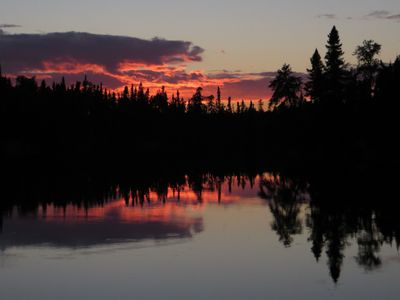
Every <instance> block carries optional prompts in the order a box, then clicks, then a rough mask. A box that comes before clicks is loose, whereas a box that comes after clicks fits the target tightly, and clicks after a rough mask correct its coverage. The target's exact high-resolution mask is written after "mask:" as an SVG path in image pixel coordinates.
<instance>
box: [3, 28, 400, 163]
mask: <svg viewBox="0 0 400 300" xmlns="http://www.w3.org/2000/svg"><path fill="white" fill-rule="evenodd" d="M380 50H381V45H379V44H378V43H376V42H374V41H372V40H366V41H364V42H363V43H362V44H361V45H360V46H358V47H357V48H356V49H355V51H354V53H353V54H354V55H355V57H356V58H357V61H358V64H357V66H351V65H349V64H347V63H346V62H345V61H344V58H343V55H344V53H343V50H342V44H341V41H340V37H339V33H338V31H337V30H336V28H335V27H334V28H333V29H332V31H331V32H330V34H329V36H328V41H327V44H326V54H325V57H324V59H323V58H321V55H320V53H319V51H318V50H315V52H314V54H313V55H312V57H311V60H310V68H309V70H308V75H307V78H306V79H304V78H301V77H298V76H296V75H295V74H294V73H293V71H292V70H291V67H290V65H288V64H284V65H283V67H282V68H281V69H280V70H278V72H277V75H276V77H275V79H274V80H273V81H272V82H271V83H270V86H269V87H270V88H271V89H272V92H273V94H272V97H271V99H270V101H269V103H268V106H265V107H264V104H263V103H262V101H259V102H245V101H242V102H238V103H235V104H234V103H233V101H232V100H231V99H230V98H228V99H226V98H223V96H222V91H221V90H220V89H219V88H218V90H217V91H216V96H213V95H203V91H202V88H200V87H199V88H198V89H197V90H196V91H195V93H194V94H193V96H192V97H191V98H189V99H183V98H182V97H181V96H180V94H179V92H177V93H176V94H174V95H167V93H166V92H165V90H164V89H161V90H159V91H158V92H157V93H156V94H155V95H150V92H149V90H147V89H146V88H145V87H144V86H142V84H139V85H138V86H133V85H132V86H131V87H125V89H124V91H123V92H122V93H118V94H116V93H114V92H111V91H109V90H107V89H106V88H104V87H103V86H102V85H101V84H100V85H96V84H93V83H91V82H90V81H88V79H87V78H85V79H84V80H83V81H82V82H76V83H75V84H72V85H68V86H67V84H66V83H65V80H64V79H63V80H62V81H61V82H59V83H53V84H51V85H50V86H49V85H47V83H46V82H45V81H42V82H41V83H38V82H36V80H35V78H27V77H24V76H19V77H17V78H16V79H15V80H11V79H10V78H7V77H4V76H2V75H0V95H1V101H0V125H1V126H0V128H1V129H0V134H1V136H0V138H1V144H2V145H1V156H2V158H3V159H4V160H7V161H10V160H12V159H16V160H17V161H20V160H21V159H42V160H43V162H45V161H46V162H49V161H50V162H54V161H64V162H65V161H68V162H76V161H80V162H82V161H83V162H86V161H88V160H93V161H95V162H105V161H113V162H116V161H118V160H120V162H119V163H124V162H126V161H140V162H143V161H145V160H160V161H162V160H171V159H172V160H180V161H183V160H185V161H189V162H194V161H197V162H199V161H202V160H209V161H212V160H215V161H219V160H221V159H227V160H242V161H245V160H251V159H255V157H256V158H258V159H265V160H273V161H275V162H279V161H283V162H288V161H293V162H296V163H300V164H304V165H307V164H312V163H315V164H319V163H321V162H323V163H325V162H327V161H330V162H341V163H343V164H346V163H352V164H358V165H361V166H362V165H364V164H366V163H367V164H370V163H378V164H382V163H383V164H393V163H398V162H399V156H398V153H399V150H400V148H399V146H398V143H397V136H398V129H399V122H400V121H399V118H398V116H397V115H398V111H399V108H400V102H399V100H400V97H399V89H398V87H399V86H400V57H397V58H396V59H395V60H394V61H393V62H386V63H385V62H382V61H380V60H379V59H378V54H379V52H380ZM266 55H267V54H266ZM266 85H267V83H266Z"/></svg>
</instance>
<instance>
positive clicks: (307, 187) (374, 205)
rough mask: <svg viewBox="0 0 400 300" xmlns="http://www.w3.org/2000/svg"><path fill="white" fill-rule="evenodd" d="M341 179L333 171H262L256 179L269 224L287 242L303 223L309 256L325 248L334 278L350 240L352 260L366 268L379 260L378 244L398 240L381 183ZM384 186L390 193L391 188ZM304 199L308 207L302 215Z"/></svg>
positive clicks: (399, 230) (393, 214)
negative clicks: (302, 174) (307, 174)
mask: <svg viewBox="0 0 400 300" xmlns="http://www.w3.org/2000/svg"><path fill="white" fill-rule="evenodd" d="M346 180H347V179H346V178H344V179H343V180H342V184H343V186H342V185H341V184H338V182H337V178H336V181H335V180H333V178H332V177H328V178H327V179H326V180H325V181H324V180H323V179H321V178H318V177H317V178H311V179H310V180H308V182H309V183H304V180H295V179H291V178H288V177H285V176H282V175H265V176H263V178H262V179H261V180H260V192H259V195H260V197H261V198H263V199H266V200H268V204H269V208H270V211H271V213H272V215H273V217H274V221H273V223H272V225H271V227H272V229H273V230H275V231H276V233H277V235H278V237H279V240H280V241H281V242H282V243H283V245H284V246H285V247H290V246H291V244H292V242H293V237H294V235H297V234H300V233H301V232H302V228H303V223H304V226H306V227H307V228H308V231H309V237H308V240H309V242H310V243H311V251H312V253H313V255H314V257H315V258H316V260H317V261H319V260H320V258H321V256H322V253H323V252H325V254H326V257H327V263H328V267H329V272H330V275H331V277H332V279H333V280H334V281H335V282H337V281H338V280H339V277H340V274H341V269H342V265H343V260H344V258H345V254H344V253H345V250H346V247H348V246H349V245H351V243H353V242H355V243H356V244H357V247H358V253H357V256H356V257H355V261H356V262H357V263H358V264H359V265H360V266H361V267H363V268H364V269H365V270H374V269H376V268H378V267H380V266H381V264H382V260H381V258H380V251H381V247H382V246H383V245H384V244H387V245H393V244H395V245H396V246H397V248H399V242H400V239H399V237H400V235H399V233H400V224H399V222H398V221H397V219H396V209H395V208H396V204H395V203H393V201H391V202H390V201H386V200H385V195H383V194H382V192H381V191H382V190H383V189H382V188H379V187H378V190H379V191H373V190H372V189H368V190H366V188H365V187H366V186H369V187H371V186H370V185H368V183H366V182H363V180H360V182H363V184H362V185H359V183H360V182H353V181H351V182H350V183H349V182H347V181H346ZM385 192H386V195H391V196H393V195H395V193H394V192H393V191H385ZM379 197H381V198H379ZM378 199H379V200H380V201H377V200H378ZM304 204H306V205H305V206H306V207H307V210H306V211H307V212H306V213H305V215H304V216H303V215H302V214H301V207H302V205H304ZM303 217H304V222H303V219H302V218H303Z"/></svg>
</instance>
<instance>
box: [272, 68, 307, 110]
mask: <svg viewBox="0 0 400 300" xmlns="http://www.w3.org/2000/svg"><path fill="white" fill-rule="evenodd" d="M269 87H270V88H271V89H272V91H273V94H272V97H271V99H270V102H269V107H270V108H280V107H287V108H290V107H296V106H298V105H299V100H300V92H301V78H300V77H298V76H295V75H294V74H293V72H292V69H291V67H290V65H288V64H284V65H283V66H282V68H281V69H280V70H278V72H277V75H276V77H275V78H274V80H272V81H271V83H270V85H269Z"/></svg>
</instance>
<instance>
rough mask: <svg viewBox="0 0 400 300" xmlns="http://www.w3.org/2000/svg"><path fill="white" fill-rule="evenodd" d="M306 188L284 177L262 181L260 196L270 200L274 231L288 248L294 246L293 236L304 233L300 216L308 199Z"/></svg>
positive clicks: (265, 177)
mask: <svg viewBox="0 0 400 300" xmlns="http://www.w3.org/2000/svg"><path fill="white" fill-rule="evenodd" d="M305 188H306V187H305V186H304V185H300V184H298V183H297V182H295V181H293V180H291V179H289V178H286V177H284V176H279V175H265V176H263V178H262V179H260V192H259V196H260V197H261V198H263V199H266V200H268V204H269V208H270V210H271V213H272V215H273V216H274V221H273V223H272V229H273V230H275V231H276V233H277V234H278V236H279V240H280V241H281V242H282V243H283V244H284V245H285V246H286V247H289V246H290V245H291V244H292V242H293V237H292V236H293V235H295V234H300V233H301V232H302V228H303V226H302V222H301V219H300V216H299V214H300V208H301V204H302V203H304V201H305V197H306V193H305Z"/></svg>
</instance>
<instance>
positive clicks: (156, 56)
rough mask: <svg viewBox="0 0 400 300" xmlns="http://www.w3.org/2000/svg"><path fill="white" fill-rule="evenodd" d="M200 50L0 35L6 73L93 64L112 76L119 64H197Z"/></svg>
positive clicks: (105, 38)
mask: <svg viewBox="0 0 400 300" xmlns="http://www.w3.org/2000/svg"><path fill="white" fill-rule="evenodd" d="M202 52H203V49H202V48H200V47H199V46H195V45H193V44H192V43H191V42H187V41H170V40H164V39H159V38H155V39H152V40H144V39H139V38H134V37H127V36H114V35H101V34H91V33H85V32H64V33H47V34H2V35H1V36H0V57H1V59H2V63H4V62H7V66H6V67H7V68H9V70H10V72H20V71H23V70H27V69H35V68H41V67H43V62H45V61H68V60H69V61H76V62H79V63H86V64H97V65H101V66H103V67H105V68H106V69H107V70H109V71H112V72H115V71H116V70H117V68H118V66H119V64H120V63H122V62H126V61H131V62H135V63H143V64H149V65H151V64H156V65H157V64H163V63H177V62H183V61H201V60H202V58H201V54H202Z"/></svg>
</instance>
